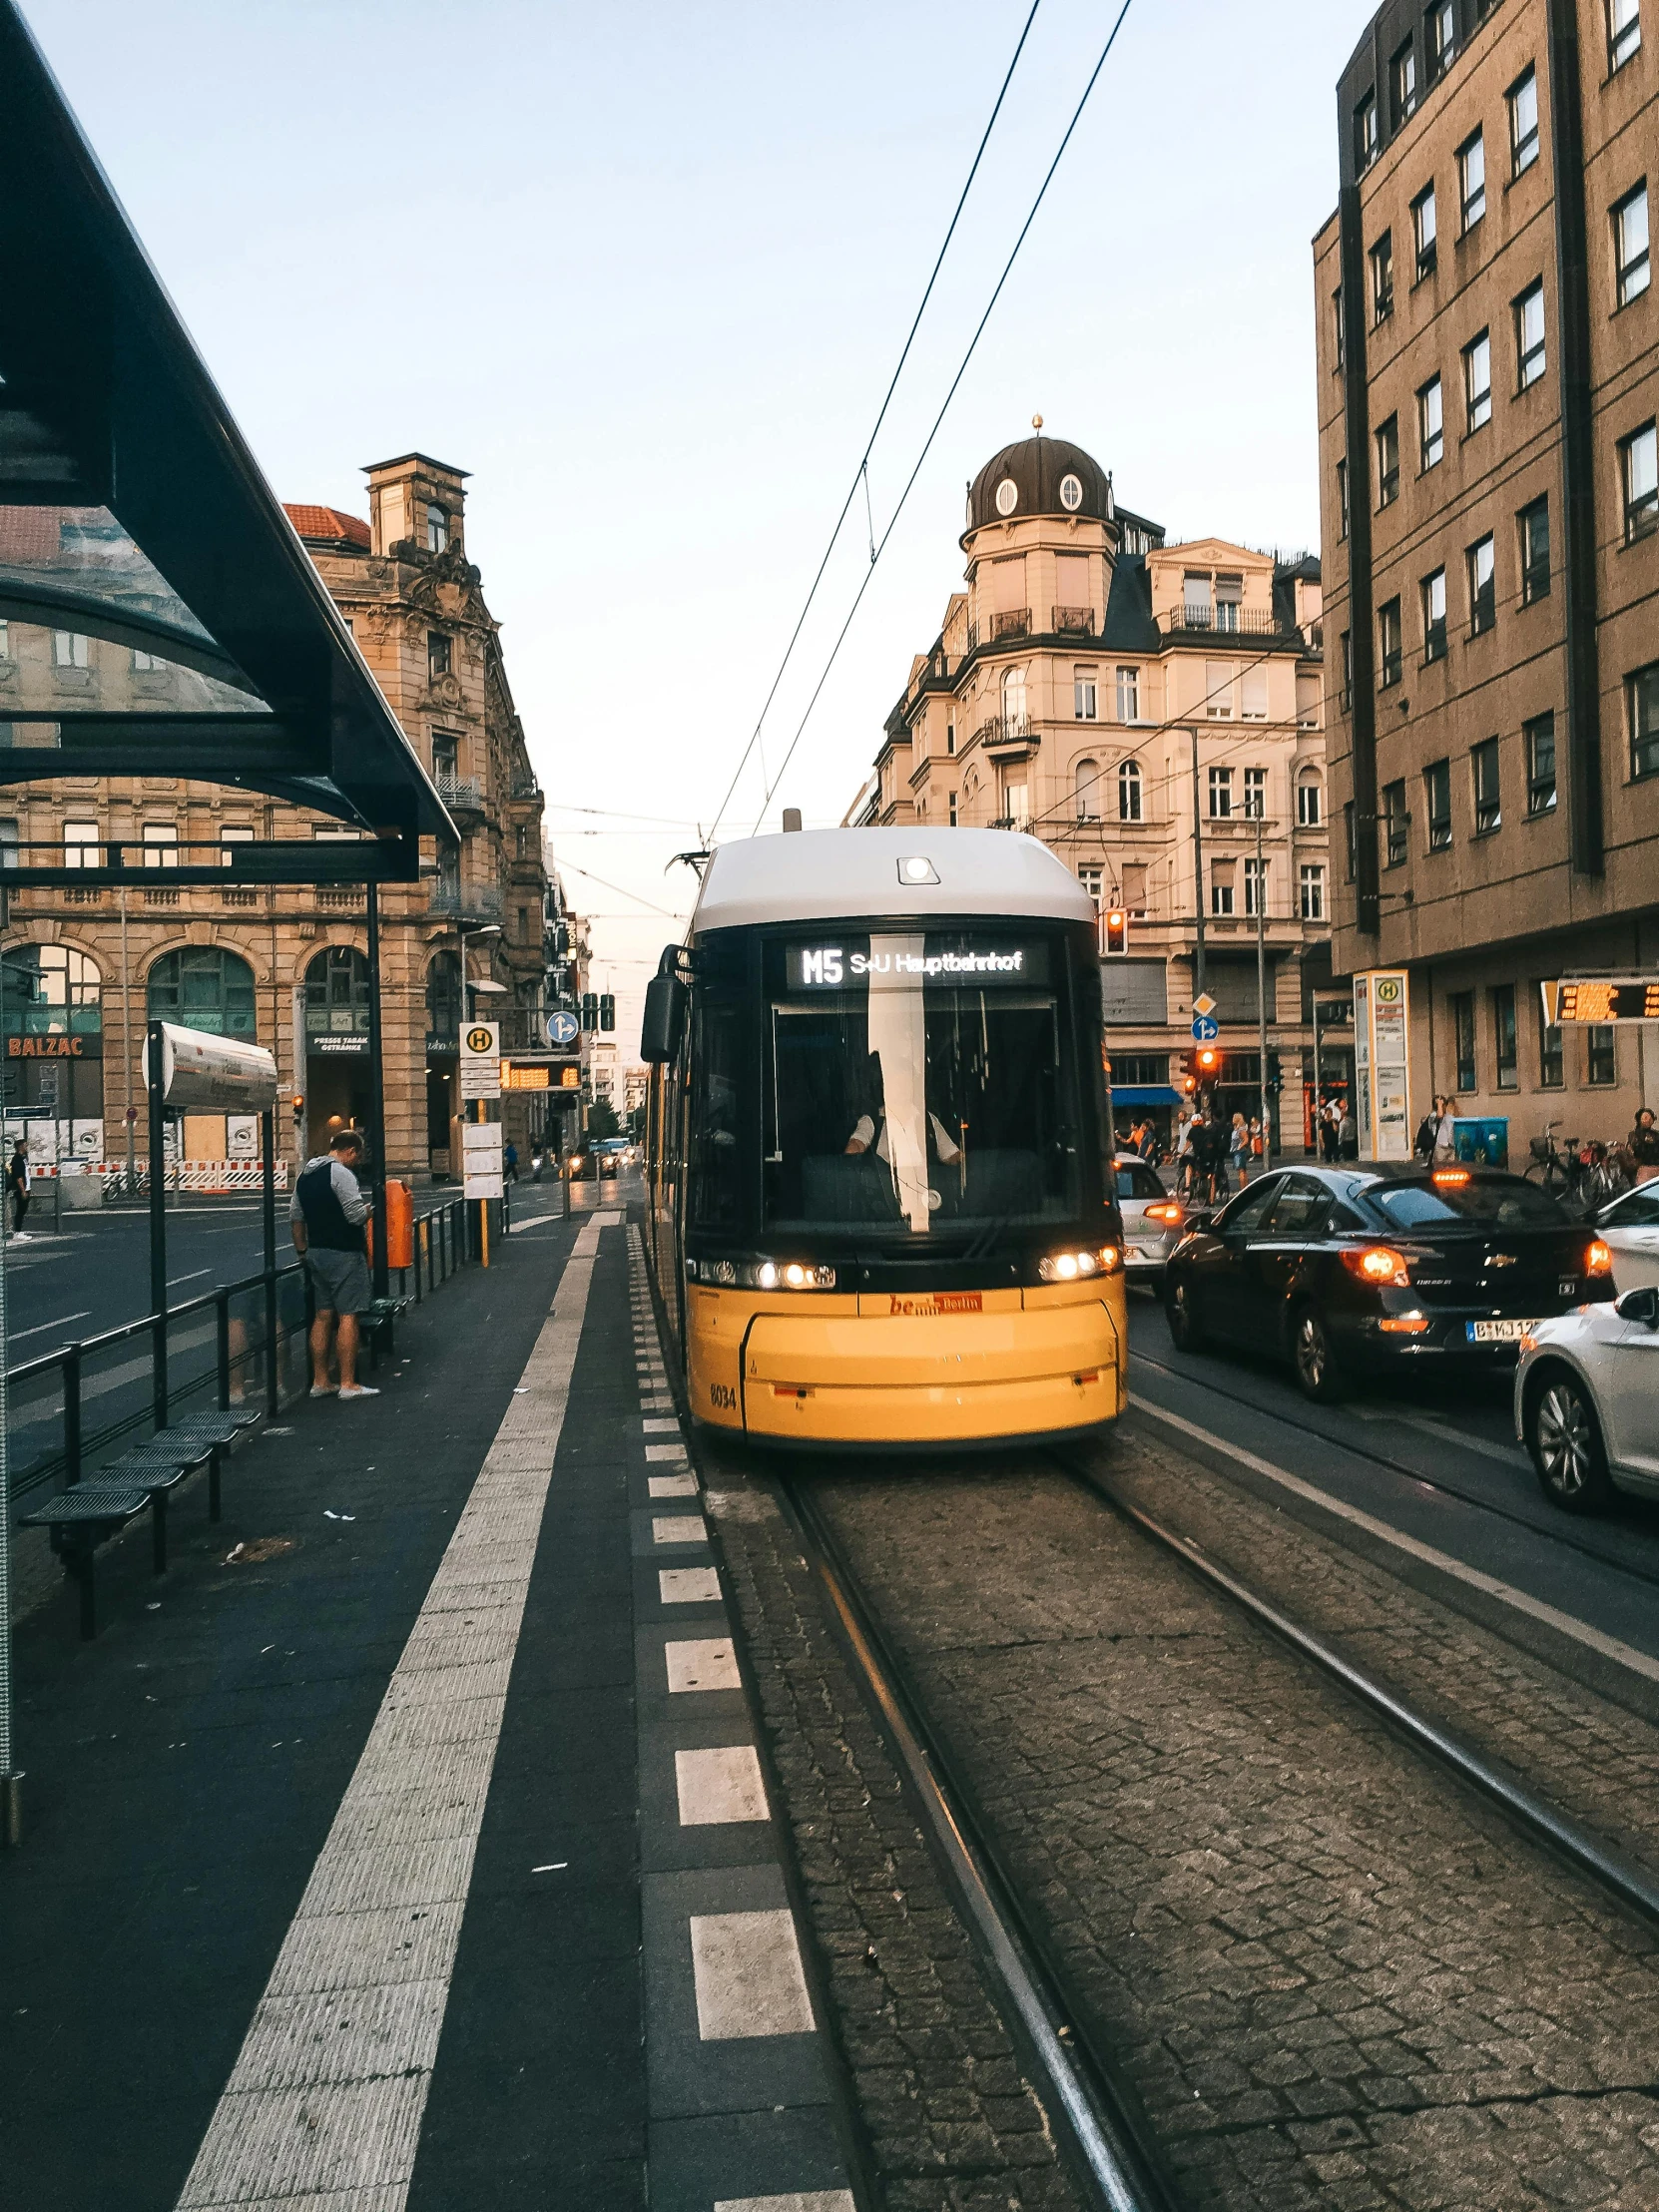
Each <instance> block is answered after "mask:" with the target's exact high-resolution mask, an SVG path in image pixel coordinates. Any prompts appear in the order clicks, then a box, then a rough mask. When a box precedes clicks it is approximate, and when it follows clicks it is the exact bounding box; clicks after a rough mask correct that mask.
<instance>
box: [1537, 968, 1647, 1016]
mask: <svg viewBox="0 0 1659 2212" xmlns="http://www.w3.org/2000/svg"><path fill="white" fill-rule="evenodd" d="M1543 993H1544V1019H1545V1020H1546V1021H1548V1022H1595V1023H1597V1024H1601V1023H1606V1022H1615V1021H1659V976H1654V975H1569V976H1563V977H1562V979H1561V981H1560V982H1558V983H1545V984H1544V986H1543Z"/></svg>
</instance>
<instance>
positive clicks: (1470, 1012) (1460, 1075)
mask: <svg viewBox="0 0 1659 2212" xmlns="http://www.w3.org/2000/svg"><path fill="white" fill-rule="evenodd" d="M1451 1036H1452V1049H1453V1052H1454V1055H1455V1057H1456V1062H1457V1088H1458V1089H1459V1090H1460V1091H1472V1090H1473V1089H1474V1088H1475V1073H1474V993H1473V991H1453V992H1452V994H1451Z"/></svg>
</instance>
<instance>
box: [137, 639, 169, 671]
mask: <svg viewBox="0 0 1659 2212" xmlns="http://www.w3.org/2000/svg"><path fill="white" fill-rule="evenodd" d="M166 666H167V663H166V662H165V661H164V660H163V659H162V658H161V657H160V655H159V654H155V653H146V652H145V651H144V649H143V647H142V646H137V645H135V646H134V647H133V674H134V675H135V676H154V675H155V674H156V673H157V671H158V670H159V669H164V668H166Z"/></svg>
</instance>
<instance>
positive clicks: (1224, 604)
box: [1216, 576, 1244, 630]
mask: <svg viewBox="0 0 1659 2212" xmlns="http://www.w3.org/2000/svg"><path fill="white" fill-rule="evenodd" d="M1243 605H1244V578H1243V577H1242V576H1218V577H1217V578H1216V628H1217V629H1218V630H1237V629H1238V627H1239V609H1240V608H1241V607H1242V606H1243Z"/></svg>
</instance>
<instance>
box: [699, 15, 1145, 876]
mask: <svg viewBox="0 0 1659 2212" xmlns="http://www.w3.org/2000/svg"><path fill="white" fill-rule="evenodd" d="M1132 4H1133V0H1123V6H1122V7H1121V8H1120V9H1119V10H1118V15H1117V21H1116V22H1115V23H1114V24H1113V25H1112V28H1111V30H1110V32H1109V33H1108V34H1107V39H1106V43H1105V45H1104V46H1103V47H1102V48H1101V50H1100V59H1099V61H1097V62H1096V63H1095V65H1094V68H1093V70H1092V71H1091V72H1090V75H1089V81H1088V83H1087V84H1086V85H1085V86H1084V87H1083V97H1082V99H1081V100H1079V101H1078V103H1077V106H1076V108H1075V110H1074V111H1073V113H1072V118H1071V121H1070V122H1069V123H1068V124H1067V125H1066V129H1065V136H1064V137H1063V138H1062V139H1061V141H1060V144H1059V146H1058V148H1057V149H1056V151H1055V155H1054V159H1053V160H1052V161H1051V162H1050V163H1049V165H1048V170H1047V173H1046V175H1045V176H1044V178H1043V181H1042V183H1041V185H1039V186H1038V188H1037V197H1036V199H1035V200H1033V201H1032V203H1031V212H1030V214H1029V215H1028V216H1027V217H1026V219H1025V221H1024V222H1023V223H1022V224H1021V225H1020V231H1019V236H1018V238H1017V239H1015V241H1014V246H1013V252H1012V253H1011V254H1010V255H1009V256H1008V259H1007V261H1006V262H1005V263H1004V264H1003V268H1002V274H1001V276H1000V277H998V278H997V280H996V288H995V290H994V291H993V292H992V293H991V296H990V298H989V299H988V300H987V301H986V304H985V311H984V313H983V314H982V315H981V316H980V317H979V321H978V325H977V327H976V328H975V330H974V333H973V336H972V337H971V338H970V339H969V340H968V349H967V351H966V352H965V353H964V354H963V355H962V361H961V366H960V367H959V368H958V369H957V371H956V373H955V375H954V376H953V377H952V378H951V380H950V389H949V390H948V391H947V392H946V393H945V395H944V404H943V405H942V406H941V407H940V409H939V411H938V413H937V414H936V415H935V416H934V418H933V427H932V428H931V429H930V430H929V431H928V433H927V437H926V440H925V442H924V443H923V445H922V448H921V451H920V452H919V453H918V454H917V456H916V464H915V466H914V468H912V469H911V471H910V473H909V476H908V477H907V478H906V479H905V484H904V489H903V490H902V491H901V492H900V493H899V495H898V504H897V506H896V507H894V509H893V511H892V515H891V517H890V518H889V520H888V523H887V527H886V528H885V530H883V531H882V533H881V542H880V544H879V545H877V546H876V548H875V551H874V552H873V554H872V555H871V556H870V564H869V567H868V569H867V570H866V571H865V573H864V577H863V580H862V582H861V583H860V584H859V586H858V589H857V591H856V593H855V594H854V595H853V600H852V605H851V606H850V608H848V610H847V616H846V620H845V621H844V622H843V623H842V624H841V626H840V630H839V632H838V633H837V635H836V638H835V642H834V644H833V646H832V647H831V648H830V658H829V660H828V661H827V662H826V663H825V666H824V674H823V675H822V676H821V677H820V678H819V680H818V683H817V684H816V686H815V687H814V690H813V696H812V698H811V699H809V700H808V702H807V712H806V713H805V714H804V715H803V716H802V718H801V722H800V726H799V728H798V729H797V731H796V733H795V736H794V737H793V738H792V739H791V740H790V748H789V751H788V752H787V753H786V754H785V755H784V759H783V762H782V764H781V766H780V767H779V770H778V774H777V776H776V777H774V779H773V781H772V782H771V783H770V784H769V785H768V786H767V792H766V797H765V798H764V799H763V800H762V802H761V811H760V813H759V814H758V815H757V816H756V817H755V829H756V830H759V829H760V827H761V824H762V822H763V821H764V820H765V818H766V811H767V809H768V807H770V806H771V805H772V798H773V794H774V793H775V792H776V791H777V789H778V787H779V785H780V784H782V783H783V781H784V778H785V776H786V774H787V773H788V771H789V765H790V763H791V761H793V760H794V758H795V749H796V747H797V746H798V745H799V744H800V743H801V739H802V735H803V733H804V732H805V730H806V728H807V725H808V723H809V722H810V721H811V720H812V716H813V710H814V708H815V707H817V705H818V702H819V695H820V693H822V691H823V690H824V687H825V685H826V684H827V683H828V682H829V681H830V670H831V669H832V668H833V667H834V665H835V662H836V660H837V658H838V657H839V654H840V649H841V646H842V645H843V644H844V643H845V640H846V633H847V632H848V630H850V629H851V627H852V618H853V616H854V615H856V613H857V612H858V608H859V605H860V604H861V602H862V600H863V596H864V593H865V592H866V591H867V590H868V589H869V585H870V579H871V578H872V577H873V576H874V574H875V568H876V563H877V562H878V561H879V560H880V558H881V555H882V554H883V553H884V552H885V551H886V548H887V540H888V539H889V538H890V537H891V536H892V534H893V531H894V529H895V528H896V526H897V523H898V518H899V516H900V515H901V514H902V513H903V512H904V505H905V502H906V501H907V500H908V498H909V496H910V492H911V490H912V488H913V486H914V484H915V480H916V478H917V477H918V476H919V475H920V474H921V470H922V464H923V462H924V461H925V460H926V458H927V456H928V454H929V453H930V452H931V451H932V447H933V440H934V439H935V438H936V437H937V436H938V434H939V426H940V424H941V423H942V422H943V421H944V418H945V415H946V414H947V413H948V411H949V408H950V402H951V401H952V400H953V399H954V398H955V396H956V388H957V386H958V385H959V384H960V383H961V381H962V378H963V377H964V376H965V375H966V374H967V370H968V363H969V362H970V361H971V360H972V358H973V356H974V353H975V351H976V350H977V348H978V344H979V340H980V338H981V337H982V336H983V335H984V330H985V325H986V323H987V322H989V320H990V319H991V313H992V310H993V309H994V307H995V306H996V303H997V301H998V299H1000V298H1001V296H1002V287H1003V285H1004V284H1006V283H1007V281H1008V278H1009V276H1010V275H1011V273H1012V271H1013V267H1014V263H1015V262H1016V261H1017V260H1018V258H1019V251H1020V248H1021V247H1022V246H1023V245H1024V244H1025V239H1026V234H1027V233H1028V232H1029V230H1030V228H1031V226H1032V224H1033V223H1035V222H1036V220H1037V211H1038V209H1039V208H1040V207H1041V206H1042V204H1043V200H1044V198H1045V197H1046V195H1047V192H1048V188H1049V186H1050V185H1051V184H1052V183H1053V181H1054V172H1055V171H1056V170H1057V169H1058V168H1059V166H1060V161H1061V157H1062V156H1063V155H1064V153H1065V150H1066V148H1067V147H1068V146H1069V145H1070V144H1071V137H1072V133H1073V132H1074V131H1075V130H1076V128H1077V126H1078V124H1079V123H1080V122H1081V121H1082V117H1083V110H1084V109H1085V108H1086V107H1087V106H1088V104H1089V96H1090V94H1091V93H1092V92H1093V91H1094V88H1095V85H1096V83H1097V82H1098V81H1099V77H1100V73H1101V71H1102V70H1103V69H1104V68H1105V66H1106V58H1107V56H1108V55H1109V54H1110V53H1111V51H1112V48H1113V47H1114V46H1115V45H1116V44H1117V36H1118V33H1119V31H1121V30H1122V28H1123V19H1124V17H1125V16H1126V15H1127V14H1128V13H1129V10H1130V7H1131V5H1132ZM728 796H730V795H728ZM722 811H723V812H724V803H723V807H722ZM752 833H753V832H752Z"/></svg>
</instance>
